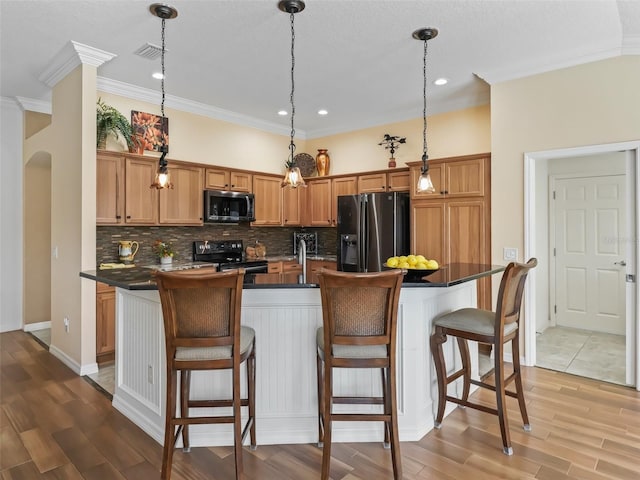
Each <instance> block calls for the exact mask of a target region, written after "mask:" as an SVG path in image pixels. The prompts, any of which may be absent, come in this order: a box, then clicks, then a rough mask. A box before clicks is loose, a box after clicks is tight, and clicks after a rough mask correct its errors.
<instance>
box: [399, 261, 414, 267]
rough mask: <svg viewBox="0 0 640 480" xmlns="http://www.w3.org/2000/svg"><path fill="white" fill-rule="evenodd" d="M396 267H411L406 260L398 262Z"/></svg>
mask: <svg viewBox="0 0 640 480" xmlns="http://www.w3.org/2000/svg"><path fill="white" fill-rule="evenodd" d="M398 267H400V268H411V265H409V263H407V262H406V261H405V262H400V263H399V264H398Z"/></svg>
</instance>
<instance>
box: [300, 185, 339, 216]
mask: <svg viewBox="0 0 640 480" xmlns="http://www.w3.org/2000/svg"><path fill="white" fill-rule="evenodd" d="M332 195H333V194H332V180H331V179H330V178H323V179H320V180H313V181H311V180H309V181H308V182H307V192H306V205H305V209H304V211H305V215H306V217H305V219H304V224H305V225H308V226H311V227H330V226H331V225H332V219H333V216H334V215H333V196H332Z"/></svg>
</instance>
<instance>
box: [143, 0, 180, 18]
mask: <svg viewBox="0 0 640 480" xmlns="http://www.w3.org/2000/svg"><path fill="white" fill-rule="evenodd" d="M149 11H150V12H151V13H152V14H153V15H155V16H156V17H158V18H162V19H164V20H168V19H171V18H176V17H177V16H178V10H176V9H175V8H174V7H172V6H171V5H167V4H165V3H154V4H152V5H151V6H150V7H149Z"/></svg>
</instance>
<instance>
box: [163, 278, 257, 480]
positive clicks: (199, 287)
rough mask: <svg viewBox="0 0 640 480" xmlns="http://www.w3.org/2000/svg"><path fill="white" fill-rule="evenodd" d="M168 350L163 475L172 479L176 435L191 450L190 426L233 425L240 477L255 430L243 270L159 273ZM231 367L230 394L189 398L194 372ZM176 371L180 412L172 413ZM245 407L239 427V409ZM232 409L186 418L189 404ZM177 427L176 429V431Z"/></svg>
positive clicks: (253, 445)
mask: <svg viewBox="0 0 640 480" xmlns="http://www.w3.org/2000/svg"><path fill="white" fill-rule="evenodd" d="M155 278H156V282H157V284H158V291H159V292H160V301H161V303H162V315H163V317H164V331H165V342H166V354H167V399H166V422H165V435H164V451H163V454H162V479H163V480H169V479H170V478H171V463H172V459H173V450H174V446H175V443H176V440H177V439H178V436H179V435H180V433H182V442H183V448H184V451H186V452H188V451H190V445H189V425H193V424H198V425H200V424H205V423H215V424H217V423H232V424H233V440H234V452H235V467H236V479H241V478H244V477H243V468H242V442H243V441H244V439H245V437H246V435H247V432H250V433H251V448H252V449H255V448H256V433H255V374H256V368H255V364H256V353H255V331H254V330H253V329H252V328H250V327H241V326H240V311H241V302H242V282H243V279H244V270H241V269H240V270H228V271H225V272H215V271H213V272H210V271H205V270H183V271H179V272H157V273H156V276H155ZM245 360H246V361H247V398H241V394H240V365H241V364H242V363H243V362H244V361H245ZM221 369H231V370H232V378H233V382H232V385H231V387H232V397H231V399H223V400H190V397H189V390H190V383H191V371H192V370H221ZM178 372H180V373H181V375H180V415H178V414H177V413H176V403H177V379H178ZM241 406H243V407H244V406H246V407H248V408H249V417H248V419H247V422H246V424H245V427H244V429H242V424H241V418H240V407H241ZM212 407H214V408H215V407H233V413H232V414H231V415H224V416H206V417H190V416H189V409H191V408H212ZM176 426H178V429H177V431H176Z"/></svg>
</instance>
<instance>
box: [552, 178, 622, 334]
mask: <svg viewBox="0 0 640 480" xmlns="http://www.w3.org/2000/svg"><path fill="white" fill-rule="evenodd" d="M553 203H554V205H553V208H554V214H555V215H554V216H555V245H552V247H553V248H554V250H555V256H556V258H555V265H556V267H555V273H556V296H555V299H556V305H555V309H552V313H555V323H556V325H558V326H565V327H571V328H580V329H586V330H592V331H597V332H605V333H612V334H616V335H625V328H626V326H625V308H626V304H625V267H624V265H625V264H626V262H625V260H626V259H625V248H626V246H625V242H624V239H625V238H626V228H625V226H626V215H625V176H624V175H608V176H598V177H580V178H561V179H560V178H559V179H556V182H555V200H554V202H553Z"/></svg>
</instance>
